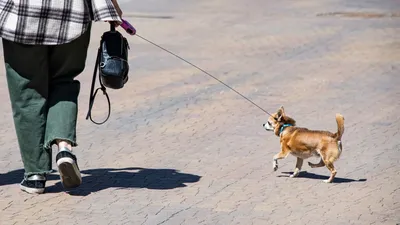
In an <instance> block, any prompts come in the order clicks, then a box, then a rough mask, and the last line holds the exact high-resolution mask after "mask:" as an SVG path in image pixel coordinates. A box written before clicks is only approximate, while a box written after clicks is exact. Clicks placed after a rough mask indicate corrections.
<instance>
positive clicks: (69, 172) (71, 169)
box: [57, 157, 82, 188]
mask: <svg viewBox="0 0 400 225" xmlns="http://www.w3.org/2000/svg"><path fill="white" fill-rule="evenodd" d="M57 166H58V172H59V173H60V177H61V182H62V184H63V186H64V188H75V187H78V186H79V185H81V184H82V177H81V172H80V171H79V168H78V166H77V165H76V163H75V161H74V160H73V159H71V158H69V157H63V158H61V159H59V160H58V161H57Z"/></svg>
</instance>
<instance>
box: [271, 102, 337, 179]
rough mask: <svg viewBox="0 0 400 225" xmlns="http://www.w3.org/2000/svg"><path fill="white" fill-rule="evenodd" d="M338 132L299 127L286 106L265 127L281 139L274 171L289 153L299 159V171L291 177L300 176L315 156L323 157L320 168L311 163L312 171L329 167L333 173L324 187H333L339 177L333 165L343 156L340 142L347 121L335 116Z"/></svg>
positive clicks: (272, 116) (318, 165) (296, 169)
mask: <svg viewBox="0 0 400 225" xmlns="http://www.w3.org/2000/svg"><path fill="white" fill-rule="evenodd" d="M336 122H337V126H338V130H337V132H336V133H334V134H333V133H331V132H329V131H317V130H308V129H307V128H301V127H296V121H295V120H294V119H292V118H290V117H289V116H287V115H286V114H285V110H284V109H283V106H282V107H281V108H279V109H278V111H277V112H276V113H273V114H272V115H271V116H270V117H269V118H268V121H267V123H265V124H263V127H264V128H265V129H266V130H268V131H273V132H274V133H275V135H276V136H278V137H280V142H281V151H280V152H279V153H278V154H276V155H275V156H274V161H273V168H274V171H276V170H277V169H278V159H283V158H286V157H287V156H288V155H289V153H290V154H292V155H294V156H295V157H297V162H296V168H295V170H294V172H293V174H292V175H290V177H296V176H298V175H299V172H300V170H301V167H302V165H303V160H304V159H307V158H310V157H312V156H316V157H321V161H320V162H319V163H318V164H314V163H310V162H308V165H309V166H311V168H317V167H323V166H326V167H327V168H328V169H329V170H330V171H331V176H330V177H329V179H327V180H324V182H325V183H331V182H332V181H333V179H334V178H335V176H336V170H335V167H334V166H333V163H334V162H335V161H336V160H337V159H338V158H339V157H340V154H341V153H342V142H341V138H342V135H343V132H344V117H343V116H342V115H340V114H336Z"/></svg>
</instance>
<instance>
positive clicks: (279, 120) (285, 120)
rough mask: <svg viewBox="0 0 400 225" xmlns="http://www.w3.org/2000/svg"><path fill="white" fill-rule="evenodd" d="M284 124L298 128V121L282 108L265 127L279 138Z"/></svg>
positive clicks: (269, 118)
mask: <svg viewBox="0 0 400 225" xmlns="http://www.w3.org/2000/svg"><path fill="white" fill-rule="evenodd" d="M284 124H290V125H292V126H296V121H295V120H294V119H292V118H290V117H288V116H287V115H286V114H285V109H284V108H283V106H281V107H280V108H279V109H278V111H276V113H272V115H271V116H270V117H268V120H267V122H266V123H264V124H263V127H264V128H265V129H266V130H267V131H273V132H274V133H275V134H276V135H277V136H279V133H280V129H281V127H282V126H283V125H284Z"/></svg>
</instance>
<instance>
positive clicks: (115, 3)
mask: <svg viewBox="0 0 400 225" xmlns="http://www.w3.org/2000/svg"><path fill="white" fill-rule="evenodd" d="M111 2H112V4H113V5H114V8H115V10H117V13H118V15H119V17H121V18H122V10H121V8H120V7H119V4H118V2H117V0H111ZM110 23H111V24H114V26H115V27H118V26H119V23H118V22H115V21H111V22H110Z"/></svg>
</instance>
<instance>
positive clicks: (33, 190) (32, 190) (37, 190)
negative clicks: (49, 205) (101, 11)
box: [19, 184, 44, 194]
mask: <svg viewBox="0 0 400 225" xmlns="http://www.w3.org/2000/svg"><path fill="white" fill-rule="evenodd" d="M19 188H21V190H23V191H25V192H27V193H29V194H43V192H44V188H30V187H25V186H24V185H21V184H20V185H19Z"/></svg>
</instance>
